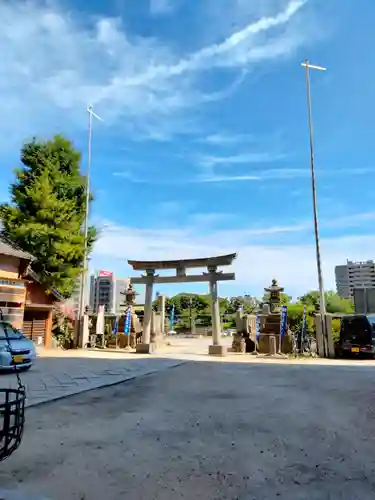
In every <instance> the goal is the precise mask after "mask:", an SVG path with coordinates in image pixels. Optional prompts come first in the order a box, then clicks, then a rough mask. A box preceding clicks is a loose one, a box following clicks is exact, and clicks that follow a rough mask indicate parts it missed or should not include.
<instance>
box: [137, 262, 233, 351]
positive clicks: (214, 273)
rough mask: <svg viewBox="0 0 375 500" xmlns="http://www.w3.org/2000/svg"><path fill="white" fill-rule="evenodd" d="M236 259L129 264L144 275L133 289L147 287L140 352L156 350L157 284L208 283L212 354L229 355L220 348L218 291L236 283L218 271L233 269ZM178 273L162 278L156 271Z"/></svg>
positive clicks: (231, 275) (138, 348) (227, 274)
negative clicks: (153, 327) (153, 320)
mask: <svg viewBox="0 0 375 500" xmlns="http://www.w3.org/2000/svg"><path fill="white" fill-rule="evenodd" d="M236 257H237V254H236V253H232V254H229V255H220V256H218V257H208V258H203V259H182V260H159V261H138V260H128V263H129V265H130V266H132V268H133V269H134V271H145V272H146V274H144V275H142V276H141V277H135V278H131V283H132V284H133V285H146V294H145V314H144V323H143V336H142V344H139V345H137V352H141V353H149V352H152V351H153V349H154V346H152V345H151V317H152V292H153V286H154V283H193V282H204V281H208V283H209V286H210V293H211V299H212V345H210V347H209V354H212V355H219V356H222V355H224V354H225V353H226V348H225V347H224V346H222V345H221V323H220V309H219V297H218V291H217V282H218V281H231V280H234V279H235V274H234V273H224V272H223V271H218V267H221V266H230V265H231V264H232V262H233V260H234V259H235V258H236ZM197 268H207V272H203V273H202V274H193V275H189V274H186V270H187V269H197ZM164 269H175V270H176V275H175V276H159V275H158V274H155V271H156V270H158V271H159V270H164Z"/></svg>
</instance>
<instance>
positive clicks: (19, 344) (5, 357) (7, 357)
mask: <svg viewBox="0 0 375 500" xmlns="http://www.w3.org/2000/svg"><path fill="white" fill-rule="evenodd" d="M5 331H6V333H7V336H6V334H5ZM7 337H8V339H9V343H8V341H7ZM9 344H10V346H9ZM35 358H36V351H35V346H34V344H33V342H31V340H29V339H27V338H26V337H25V336H24V335H23V333H22V332H21V331H19V330H17V329H16V328H14V327H13V326H12V325H11V324H10V323H7V322H5V321H0V370H9V369H10V368H12V367H13V366H15V365H16V366H17V367H18V368H20V369H23V370H27V369H29V368H30V367H31V365H32V364H33V363H34V361H35Z"/></svg>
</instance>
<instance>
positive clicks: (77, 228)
mask: <svg viewBox="0 0 375 500" xmlns="http://www.w3.org/2000/svg"><path fill="white" fill-rule="evenodd" d="M80 160H81V155H80V153H79V152H78V151H76V150H75V149H74V147H73V145H72V143H71V142H70V141H69V140H67V139H66V138H64V137H63V136H56V137H54V138H53V139H52V140H49V141H37V140H33V141H32V142H30V143H27V144H25V145H24V147H23V148H22V151H21V162H22V164H23V166H22V167H21V168H19V169H16V170H15V174H16V182H15V183H14V184H12V185H11V187H10V192H11V203H10V204H2V205H0V217H1V219H2V223H3V233H4V235H5V236H6V237H8V238H9V239H10V240H11V241H13V242H14V243H16V244H17V245H19V246H20V247H21V248H22V249H23V250H25V251H28V252H29V253H31V254H32V255H34V256H35V257H36V259H37V261H38V262H37V263H36V266H37V268H36V269H35V270H36V271H39V273H40V277H41V279H42V281H43V283H44V284H45V285H46V286H47V289H48V290H52V289H56V290H57V291H59V292H60V293H61V294H62V295H63V296H65V297H68V296H69V295H70V294H71V293H72V291H73V289H74V286H75V283H76V280H77V278H78V276H79V275H80V272H81V270H82V262H83V255H84V234H83V230H82V228H83V223H84V217H85V196H86V178H85V177H84V176H82V175H81V174H80ZM95 238H96V229H95V228H94V227H90V228H89V238H88V247H89V251H90V249H91V248H92V245H93V243H94V240H95Z"/></svg>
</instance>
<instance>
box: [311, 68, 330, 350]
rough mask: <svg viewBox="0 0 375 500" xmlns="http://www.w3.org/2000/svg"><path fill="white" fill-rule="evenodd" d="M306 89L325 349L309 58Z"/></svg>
mask: <svg viewBox="0 0 375 500" xmlns="http://www.w3.org/2000/svg"><path fill="white" fill-rule="evenodd" d="M306 89H307V108H308V117H309V137H310V165H311V186H312V195H313V212H314V232H315V247H316V266H317V270H318V282H319V294H320V313H321V318H322V332H323V338H324V345H325V350H326V349H327V345H328V343H327V332H326V327H325V314H326V303H325V296H324V283H323V275H322V264H321V258H320V243H319V221H318V210H317V202H316V181H315V155H314V131H313V121H312V111H311V89H310V68H309V60H308V59H306Z"/></svg>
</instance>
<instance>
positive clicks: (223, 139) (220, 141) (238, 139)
mask: <svg viewBox="0 0 375 500" xmlns="http://www.w3.org/2000/svg"><path fill="white" fill-rule="evenodd" d="M253 140H254V137H253V136H252V135H250V134H228V133H218V134H210V135H207V136H206V137H204V138H202V139H200V140H199V142H204V143H206V144H210V145H213V146H231V145H236V144H239V143H244V142H252V141H253Z"/></svg>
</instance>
